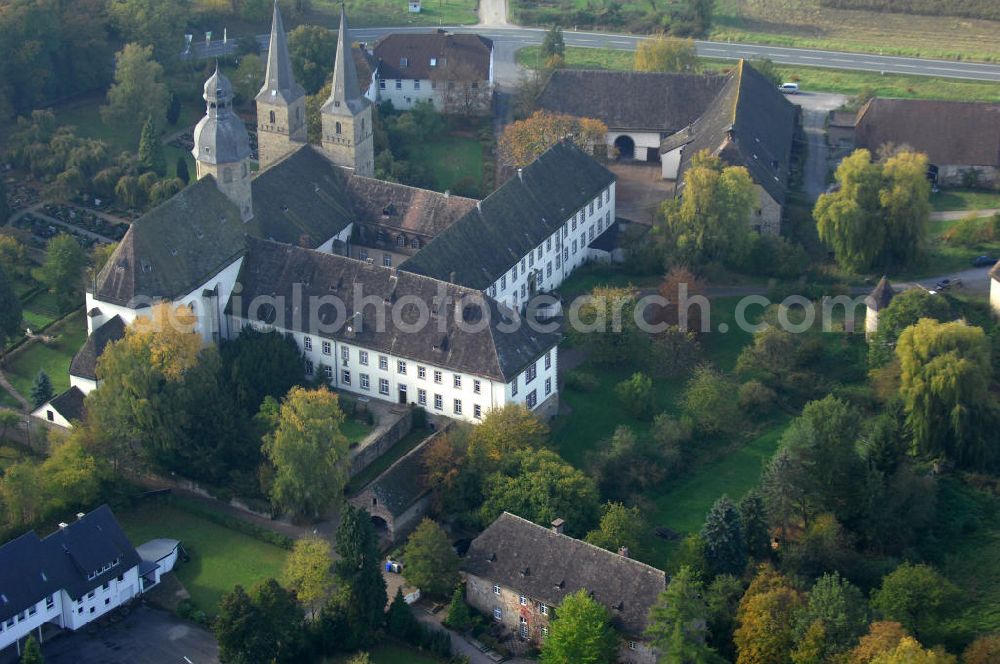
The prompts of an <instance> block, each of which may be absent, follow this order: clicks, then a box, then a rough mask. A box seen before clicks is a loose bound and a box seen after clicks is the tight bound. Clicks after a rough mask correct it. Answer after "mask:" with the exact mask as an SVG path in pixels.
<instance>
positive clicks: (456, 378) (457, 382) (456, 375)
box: [454, 374, 462, 390]
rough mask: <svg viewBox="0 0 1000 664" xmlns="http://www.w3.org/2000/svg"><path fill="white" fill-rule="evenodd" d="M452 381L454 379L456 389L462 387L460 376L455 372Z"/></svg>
mask: <svg viewBox="0 0 1000 664" xmlns="http://www.w3.org/2000/svg"><path fill="white" fill-rule="evenodd" d="M454 381H455V389H456V390H460V389H462V376H461V375H459V374H455V377H454Z"/></svg>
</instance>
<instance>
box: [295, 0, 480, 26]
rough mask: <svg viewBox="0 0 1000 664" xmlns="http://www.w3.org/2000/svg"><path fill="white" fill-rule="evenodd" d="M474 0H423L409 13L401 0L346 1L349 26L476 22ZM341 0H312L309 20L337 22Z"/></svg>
mask: <svg viewBox="0 0 1000 664" xmlns="http://www.w3.org/2000/svg"><path fill="white" fill-rule="evenodd" d="M477 7H478V3H477V2H476V0H424V2H423V3H422V8H421V12H420V13H419V14H411V13H410V12H409V11H408V9H407V3H406V2H404V1H403V0H347V18H348V20H349V21H350V24H351V27H352V28H361V27H365V26H373V25H374V26H385V25H428V26H433V25H472V24H474V23H477V22H478V21H479V15H478V13H477V11H476V9H477ZM339 16H340V2H335V1H334V0H313V2H312V12H311V14H310V15H309V16H308V21H307V22H311V23H316V22H319V23H322V24H324V25H327V26H329V27H334V28H335V27H336V26H337V25H338V21H339Z"/></svg>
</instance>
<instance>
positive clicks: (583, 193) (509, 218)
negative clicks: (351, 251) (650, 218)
mask: <svg viewBox="0 0 1000 664" xmlns="http://www.w3.org/2000/svg"><path fill="white" fill-rule="evenodd" d="M614 179H615V178H614V175H613V174H612V173H611V172H610V171H609V170H608V169H606V168H604V166H602V165H601V164H599V163H598V162H597V161H595V160H594V159H592V158H591V157H590V156H588V155H586V154H585V153H584V152H582V151H581V150H580V149H579V148H577V147H575V146H574V145H573V144H572V143H569V142H562V143H557V144H556V145H554V146H552V147H551V148H549V149H548V150H547V151H546V152H545V153H544V154H542V155H541V156H540V157H539V158H538V159H536V160H535V161H534V162H533V163H531V164H530V165H528V166H527V167H525V168H524V169H523V170H522V172H521V173H520V174H519V175H516V176H514V177H512V178H511V179H509V180H507V182H505V183H504V184H503V185H502V186H501V187H500V188H499V189H497V190H496V191H494V192H493V193H492V194H490V195H489V196H487V197H486V198H485V199H484V200H483V201H482V202H481V203H480V204H479V205H478V206H477V207H475V208H473V209H470V210H469V212H468V214H466V215H465V216H464V217H462V218H461V219H459V220H458V221H456V222H455V223H453V224H451V226H449V227H448V228H447V229H445V230H444V231H443V232H441V233H440V234H439V235H438V236H437V237H435V238H434V239H433V240H431V241H430V243H428V245H427V246H426V247H424V248H423V249H422V250H420V251H419V252H418V253H417V254H416V255H415V256H412V257H411V258H409V259H408V260H406V261H405V262H404V263H403V264H402V265H401V266H400V270H405V271H409V272H415V273H417V274H423V275H426V276H429V277H434V278H435V279H440V280H442V281H451V282H453V283H456V284H461V285H463V286H468V287H469V288H475V289H477V290H483V289H486V288H488V287H489V286H491V285H492V284H493V283H494V282H495V281H496V280H497V279H499V278H500V275H502V274H503V273H504V272H506V271H507V270H509V269H510V267H511V266H512V265H514V264H515V263H517V261H519V260H521V258H522V257H524V256H525V255H527V253H528V252H530V251H532V250H533V249H534V248H535V247H537V246H538V245H540V244H542V243H543V242H544V241H545V239H546V238H547V237H549V236H551V235H552V234H553V233H555V232H556V231H557V230H559V228H560V227H561V226H562V224H563V223H565V222H566V220H567V219H569V218H570V217H571V216H572V215H574V214H575V213H576V212H577V211H579V210H580V209H582V208H583V206H584V205H586V204H587V203H588V202H589V201H590V200H592V199H593V198H595V197H596V196H597V195H598V194H600V193H601V192H602V191H604V190H605V189H606V188H607V187H608V186H609V185H611V183H612V182H614Z"/></svg>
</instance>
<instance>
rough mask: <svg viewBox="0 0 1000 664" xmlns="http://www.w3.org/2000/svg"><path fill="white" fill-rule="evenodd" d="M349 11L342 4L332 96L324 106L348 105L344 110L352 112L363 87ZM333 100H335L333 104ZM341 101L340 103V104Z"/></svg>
mask: <svg viewBox="0 0 1000 664" xmlns="http://www.w3.org/2000/svg"><path fill="white" fill-rule="evenodd" d="M349 30H350V29H349V28H348V27H347V12H346V11H345V9H344V5H343V4H341V5H340V32H339V33H338V34H337V59H336V61H335V62H334V63H333V85H332V86H331V88H330V98H329V99H328V100H327V102H326V104H324V108H328V107H331V106H332V107H334V108H337V107H341V106H346V107H347V108H344V110H343V111H342V112H347V113H350V110H348V109H350V108H352V104H351V102H355V104H354V105H357V104H356V102H358V101H360V100H361V89H360V88H359V87H358V71H357V68H356V67H355V65H354V54H353V53H352V52H351V37H350V35H349V34H348V32H349ZM331 102H333V103H332V104H331ZM338 102H339V104H338Z"/></svg>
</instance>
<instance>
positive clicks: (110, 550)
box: [0, 505, 155, 652]
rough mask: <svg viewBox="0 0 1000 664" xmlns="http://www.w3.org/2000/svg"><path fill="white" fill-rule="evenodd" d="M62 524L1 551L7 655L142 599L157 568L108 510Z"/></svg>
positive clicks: (0, 620) (1, 635) (1, 638)
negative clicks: (46, 629)
mask: <svg viewBox="0 0 1000 664" xmlns="http://www.w3.org/2000/svg"><path fill="white" fill-rule="evenodd" d="M77 517H78V518H77V520H76V521H74V522H72V523H69V524H66V523H61V524H59V528H58V529H57V530H56V531H55V532H53V533H52V534H50V535H48V536H46V537H44V538H40V537H39V536H38V535H37V534H36V533H35V532H34V531H32V532H29V533H25V534H24V535H21V536H20V537H18V538H16V539H13V540H11V541H10V542H7V543H6V544H4V545H3V546H2V547H0V651H2V650H3V649H5V648H8V647H10V646H12V645H15V644H16V647H17V650H18V652H20V646H21V642H22V640H23V639H25V638H26V637H27V636H28V635H29V634H32V633H35V634H37V636H38V638H39V639H41V638H42V626H43V625H45V624H47V623H51V624H52V625H55V626H57V627H61V628H65V629H70V630H77V629H80V628H81V627H84V626H85V625H87V624H89V623H91V622H93V621H94V620H97V619H98V618H100V617H101V616H103V615H105V614H106V613H108V612H109V611H112V610H114V609H116V608H118V607H119V606H121V605H123V604H125V603H127V602H129V601H130V600H131V599H133V598H134V597H136V596H138V595H139V594H141V593H142V592H143V590H144V588H145V585H144V583H145V580H146V578H147V577H149V576H150V575H151V574H154V573H155V565H153V564H150V563H144V562H143V561H142V559H141V558H140V557H139V554H138V553H136V550H135V547H133V546H132V543H131V542H129V539H128V537H127V536H126V535H125V533H124V532H123V531H122V529H121V527H120V526H119V525H118V522H117V521H116V520H115V517H114V515H113V514H112V512H111V509H110V508H109V507H108V506H107V505H102V506H101V507H98V508H97V509H96V510H94V511H92V512H90V513H89V514H78V515H77Z"/></svg>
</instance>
